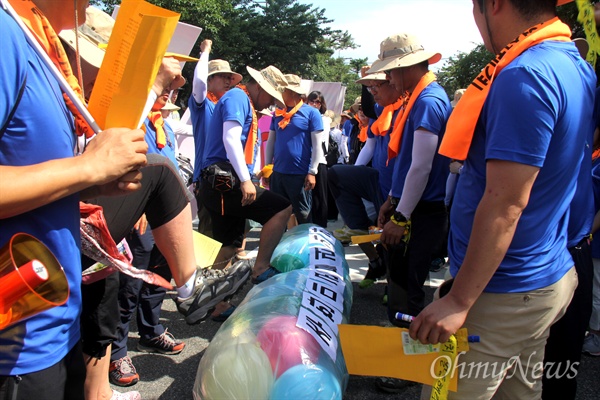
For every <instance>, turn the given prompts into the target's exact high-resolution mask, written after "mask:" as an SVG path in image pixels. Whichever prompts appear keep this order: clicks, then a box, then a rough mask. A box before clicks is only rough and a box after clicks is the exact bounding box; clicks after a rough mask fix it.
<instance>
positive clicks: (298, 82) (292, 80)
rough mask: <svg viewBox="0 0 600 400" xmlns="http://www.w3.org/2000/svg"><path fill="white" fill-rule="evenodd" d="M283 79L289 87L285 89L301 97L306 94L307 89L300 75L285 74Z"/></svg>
mask: <svg viewBox="0 0 600 400" xmlns="http://www.w3.org/2000/svg"><path fill="white" fill-rule="evenodd" d="M283 77H284V78H285V81H286V82H287V86H286V87H285V88H286V89H288V90H291V91H292V92H294V93H298V94H300V95H302V94H306V89H305V88H303V87H302V78H300V77H299V76H298V75H294V74H285V75H284V76H283Z"/></svg>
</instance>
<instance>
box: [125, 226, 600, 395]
mask: <svg viewBox="0 0 600 400" xmlns="http://www.w3.org/2000/svg"><path fill="white" fill-rule="evenodd" d="M338 227H339V224H333V225H331V226H330V227H329V228H330V229H335V228H338ZM258 234H259V229H253V230H252V232H251V233H250V235H249V236H250V239H249V243H248V248H249V249H252V248H254V247H256V245H257V237H258ZM345 249H346V259H347V260H348V263H349V265H350V268H351V278H352V281H353V282H354V302H353V306H352V313H351V316H350V323H352V324H364V325H379V326H389V322H388V321H387V316H386V313H385V308H384V307H383V306H382V305H381V298H382V296H383V291H384V283H380V284H377V285H375V286H374V287H371V288H369V289H367V290H360V289H359V288H358V286H357V282H359V281H360V280H361V278H362V276H363V275H364V273H365V272H366V265H367V262H366V257H365V256H364V254H362V252H361V251H360V249H359V248H358V246H349V247H346V248H345ZM443 272H444V271H443V270H442V271H440V272H438V273H434V274H431V276H430V278H431V280H430V281H428V282H427V285H428V293H429V295H431V294H432V292H433V288H434V287H436V286H437V285H439V283H440V282H441V278H442V276H443ZM251 287H252V284H251V283H247V284H246V285H245V286H244V287H243V288H242V290H241V291H240V292H239V293H238V294H237V295H236V296H235V297H234V299H233V302H234V303H239V302H240V301H241V300H242V299H243V297H244V296H245V295H246V293H247V292H248V291H249V290H250V289H251ZM162 318H163V324H164V325H165V326H166V327H167V328H168V329H169V332H172V333H173V334H174V335H175V336H176V337H177V338H178V339H181V340H183V341H185V343H186V344H187V346H186V348H185V349H184V351H183V352H182V353H181V354H179V355H176V356H164V355H155V354H146V353H140V352H137V351H136V345H137V341H138V338H139V337H138V335H137V327H136V326H135V323H132V325H131V331H130V334H129V343H128V345H129V349H130V351H129V355H130V357H131V358H132V359H133V363H134V364H135V366H136V368H137V370H138V373H139V374H140V377H141V380H140V382H138V383H137V384H136V385H135V386H132V387H131V390H137V391H139V392H140V393H141V395H142V398H143V399H144V400H155V399H160V400H180V399H181V400H187V399H192V394H191V393H192V387H193V385H194V380H195V378H196V371H197V369H198V364H199V362H200V359H201V358H202V355H203V353H204V350H205V349H206V347H207V346H208V344H209V343H210V341H211V340H212V338H213V337H214V335H215V334H216V332H217V330H218V329H219V327H220V324H219V323H217V322H213V321H211V320H210V319H209V320H207V321H204V322H201V323H200V324H198V325H193V326H189V325H187V324H186V323H185V321H184V319H183V318H182V316H181V315H180V314H179V313H178V312H177V310H176V308H175V303H174V302H173V301H171V300H169V299H166V300H165V302H164V304H163V314H162ZM365 345H366V346H368V343H365ZM577 380H578V384H579V391H578V395H577V399H576V400H598V398H599V394H598V393H600V357H590V356H585V355H584V356H583V359H582V365H581V367H580V369H579V375H578V378H577ZM114 388H115V389H117V390H120V391H125V390H127V389H126V388H118V387H114ZM419 393H420V386H419V385H415V386H413V387H410V388H407V389H406V390H405V391H404V392H402V393H400V394H388V393H383V392H381V391H379V390H378V389H377V386H376V378H372V377H361V376H350V380H349V384H348V387H347V389H346V392H345V394H344V399H345V400H392V399H394V400H404V399H418V398H419ZM257 400H259V399H257ZM298 400H310V399H298Z"/></svg>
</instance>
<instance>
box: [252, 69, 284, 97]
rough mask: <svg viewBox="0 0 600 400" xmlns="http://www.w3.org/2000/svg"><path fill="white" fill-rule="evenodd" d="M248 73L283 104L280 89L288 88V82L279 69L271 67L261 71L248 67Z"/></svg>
mask: <svg viewBox="0 0 600 400" xmlns="http://www.w3.org/2000/svg"><path fill="white" fill-rule="evenodd" d="M246 69H247V70H248V73H249V74H250V76H251V77H252V79H254V80H255V81H256V83H258V84H259V85H260V87H261V88H263V90H264V91H265V92H267V93H269V94H270V95H271V96H272V97H274V98H275V99H276V100H278V101H279V102H281V103H283V102H284V101H283V97H281V92H280V91H279V88H280V87H283V88H284V87H286V86H287V81H286V80H285V77H284V76H283V74H282V73H281V71H280V70H279V69H277V68H276V67H274V66H272V65H269V66H268V67H267V68H264V69H261V70H260V71H258V70H256V69H254V68H252V67H249V66H246Z"/></svg>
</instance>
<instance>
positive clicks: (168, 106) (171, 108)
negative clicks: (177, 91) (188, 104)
mask: <svg viewBox="0 0 600 400" xmlns="http://www.w3.org/2000/svg"><path fill="white" fill-rule="evenodd" d="M161 110H164V111H178V110H181V107H179V106H176V105H175V104H173V103H171V100H169V101H167V102H166V103H165V105H164V106H163V108H161Z"/></svg>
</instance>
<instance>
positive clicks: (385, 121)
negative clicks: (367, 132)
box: [371, 96, 405, 136]
mask: <svg viewBox="0 0 600 400" xmlns="http://www.w3.org/2000/svg"><path fill="white" fill-rule="evenodd" d="M404 101H405V97H404V96H400V97H399V98H398V100H396V102H395V103H394V104H389V105H387V106H385V107H384V108H383V111H382V112H381V114H380V115H379V118H377V120H376V121H375V122H373V123H372V124H371V132H373V134H374V135H377V136H385V135H387V133H388V131H389V130H390V127H391V126H392V119H393V118H394V112H396V110H398V109H399V108H400V107H402V105H403V104H404ZM399 121H400V120H399V118H396V121H394V126H396V125H397V124H398V122H399Z"/></svg>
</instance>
